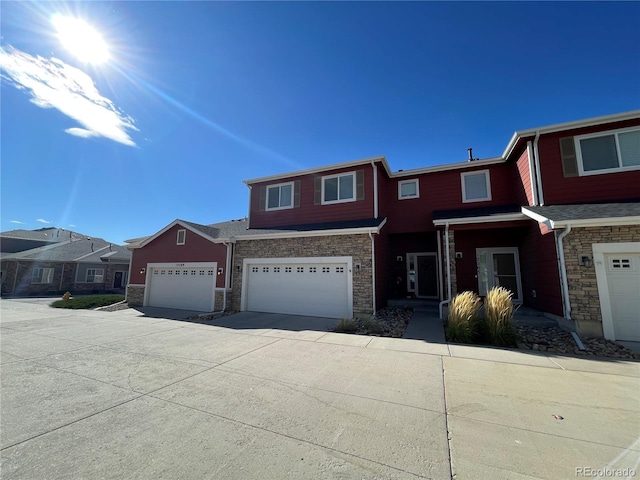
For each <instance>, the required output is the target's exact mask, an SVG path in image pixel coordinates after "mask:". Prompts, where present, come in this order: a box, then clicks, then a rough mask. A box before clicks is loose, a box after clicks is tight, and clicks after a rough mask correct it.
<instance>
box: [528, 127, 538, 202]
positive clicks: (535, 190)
mask: <svg viewBox="0 0 640 480" xmlns="http://www.w3.org/2000/svg"><path fill="white" fill-rule="evenodd" d="M527 157H529V183H530V184H531V197H532V198H531V200H532V202H533V205H534V206H538V180H537V178H536V173H535V172H536V168H535V166H534V154H533V146H532V144H531V140H529V141H528V142H527Z"/></svg>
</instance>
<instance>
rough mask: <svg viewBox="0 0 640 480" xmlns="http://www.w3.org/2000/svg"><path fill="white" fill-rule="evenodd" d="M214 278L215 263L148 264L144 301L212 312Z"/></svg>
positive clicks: (153, 305) (155, 305)
mask: <svg viewBox="0 0 640 480" xmlns="http://www.w3.org/2000/svg"><path fill="white" fill-rule="evenodd" d="M177 265H178V266H177ZM215 282H216V263H211V262H207V263H185V264H161V265H155V266H152V265H149V273H148V275H147V289H148V292H147V299H146V302H145V304H144V305H145V306H150V307H165V308H178V309H182V310H197V311H201V312H211V311H213V309H214V298H215V297H214V294H215Z"/></svg>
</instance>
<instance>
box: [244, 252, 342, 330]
mask: <svg viewBox="0 0 640 480" xmlns="http://www.w3.org/2000/svg"><path fill="white" fill-rule="evenodd" d="M244 271H245V272H246V276H245V281H244V282H243V283H244V285H243V287H244V288H243V296H244V298H243V310H249V311H254V312H270V313H287V314H293V315H308V316H314V317H329V318H351V317H352V316H353V293H352V275H351V261H350V259H349V260H347V259H346V258H345V257H337V258H336V257H333V258H308V259H304V258H299V259H279V258H271V259H247V260H245V270H244Z"/></svg>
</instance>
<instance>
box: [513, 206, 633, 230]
mask: <svg viewBox="0 0 640 480" xmlns="http://www.w3.org/2000/svg"><path fill="white" fill-rule="evenodd" d="M522 213H524V214H525V215H527V216H528V217H530V218H532V219H534V220H536V221H538V222H540V223H544V224H545V225H547V227H549V228H550V229H554V228H564V227H567V226H569V225H571V226H572V227H599V226H612V225H638V224H640V202H629V203H595V204H579V205H547V206H543V207H522Z"/></svg>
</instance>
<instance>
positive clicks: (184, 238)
mask: <svg viewBox="0 0 640 480" xmlns="http://www.w3.org/2000/svg"><path fill="white" fill-rule="evenodd" d="M180 234H182V241H180ZM185 243H187V229H186V228H182V229H180V230H178V234H177V235H176V245H184V244H185Z"/></svg>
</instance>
